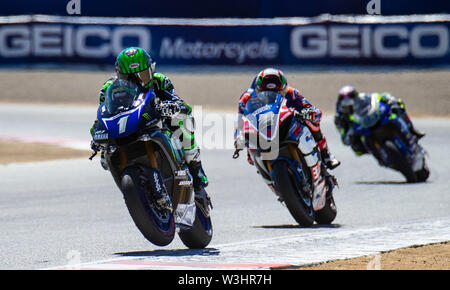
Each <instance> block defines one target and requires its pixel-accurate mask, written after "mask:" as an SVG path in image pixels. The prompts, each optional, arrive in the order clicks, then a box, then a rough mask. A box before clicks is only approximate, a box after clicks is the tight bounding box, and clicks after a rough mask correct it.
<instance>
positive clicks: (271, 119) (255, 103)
mask: <svg viewBox="0 0 450 290" xmlns="http://www.w3.org/2000/svg"><path fill="white" fill-rule="evenodd" d="M299 116H300V115H299V112H297V111H295V110H292V109H290V108H289V107H287V106H286V99H285V98H284V97H283V95H281V94H279V93H277V92H274V91H263V92H259V93H257V94H256V96H253V97H252V98H250V99H249V101H248V102H247V104H246V106H245V108H244V115H243V116H242V122H241V124H242V126H240V128H238V130H237V133H236V135H237V138H236V142H237V148H238V149H236V151H235V152H234V154H233V158H235V159H236V158H238V157H239V151H240V150H241V149H242V148H244V147H245V148H246V149H247V151H248V154H249V157H250V158H251V162H252V163H253V164H254V165H255V166H256V169H257V173H258V174H259V175H260V176H261V177H262V179H263V180H264V182H265V183H266V184H267V185H268V186H269V188H270V189H271V190H272V191H273V192H274V193H275V195H276V196H277V197H278V200H279V201H280V202H281V203H283V204H285V205H286V207H287V208H288V210H289V212H290V214H291V215H292V217H293V218H294V219H295V220H296V221H297V222H298V223H299V224H300V225H301V226H304V227H308V226H311V225H313V224H314V222H316V223H318V224H330V223H331V222H332V221H333V220H334V219H335V217H336V214H337V209H336V204H335V202H334V198H333V188H334V187H335V186H336V185H337V182H336V179H335V178H334V176H332V175H331V174H329V173H328V171H327V169H326V167H325V165H324V163H323V162H322V160H321V154H320V151H319V148H318V145H317V143H316V142H315V140H314V138H313V136H312V134H311V131H310V129H309V128H308V126H307V122H309V121H307V120H303V119H302V118H299Z"/></svg>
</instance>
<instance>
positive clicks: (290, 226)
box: [252, 224, 341, 229]
mask: <svg viewBox="0 0 450 290" xmlns="http://www.w3.org/2000/svg"><path fill="white" fill-rule="evenodd" d="M340 227H341V225H339V224H331V225H317V224H315V225H312V226H310V227H302V226H300V225H263V226H252V228H255V229H337V228H340Z"/></svg>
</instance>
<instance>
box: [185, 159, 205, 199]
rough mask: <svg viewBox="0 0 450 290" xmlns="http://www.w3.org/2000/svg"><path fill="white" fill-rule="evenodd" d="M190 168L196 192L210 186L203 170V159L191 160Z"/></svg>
mask: <svg viewBox="0 0 450 290" xmlns="http://www.w3.org/2000/svg"><path fill="white" fill-rule="evenodd" d="M188 168H189V172H190V173H191V175H192V179H193V183H194V191H195V192H197V191H200V190H202V189H203V188H205V187H207V186H208V178H207V177H206V174H205V171H203V167H202V162H201V161H191V163H189V164H188Z"/></svg>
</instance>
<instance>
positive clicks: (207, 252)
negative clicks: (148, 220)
mask: <svg viewBox="0 0 450 290" xmlns="http://www.w3.org/2000/svg"><path fill="white" fill-rule="evenodd" d="M219 254H220V251H219V250H218V249H215V248H206V249H178V250H154V251H142V252H124V253H115V254H114V255H116V256H122V257H161V256H170V257H182V256H218V255H219Z"/></svg>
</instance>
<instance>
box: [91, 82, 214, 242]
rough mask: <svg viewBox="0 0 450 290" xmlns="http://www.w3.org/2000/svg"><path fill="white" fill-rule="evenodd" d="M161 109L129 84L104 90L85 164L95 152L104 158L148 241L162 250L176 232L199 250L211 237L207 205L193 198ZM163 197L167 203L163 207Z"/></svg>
mask: <svg viewBox="0 0 450 290" xmlns="http://www.w3.org/2000/svg"><path fill="white" fill-rule="evenodd" d="M136 88H137V87H136ZM165 105H170V103H168V102H166V103H164V102H161V101H159V98H157V97H156V95H155V93H154V92H153V91H152V90H150V91H148V92H145V93H144V92H139V90H138V89H135V87H133V85H132V84H131V83H125V84H123V87H122V88H120V87H119V88H115V89H111V90H109V89H108V91H107V95H106V100H105V102H104V103H103V104H101V105H100V106H99V108H98V111H97V118H98V123H97V129H96V131H95V133H94V134H93V143H92V144H94V145H93V146H91V147H92V148H93V150H94V153H93V155H92V156H91V158H90V159H91V160H92V158H93V157H94V156H95V155H96V153H97V152H98V151H101V152H102V154H104V160H105V162H106V164H104V165H102V166H104V167H105V169H106V168H107V169H108V170H109V171H110V172H111V175H112V177H113V179H114V181H115V183H116V185H117V186H118V187H119V189H120V190H121V192H122V194H123V197H124V200H125V204H126V206H127V208H128V211H129V213H130V215H131V217H132V219H133V221H134V223H135V225H136V227H137V228H138V229H139V230H140V232H141V233H142V234H143V235H144V237H145V238H146V239H147V240H148V241H150V242H151V243H153V244H155V245H158V246H165V245H168V244H169V243H171V242H172V240H173V239H174V236H175V232H178V235H179V237H180V238H181V240H182V242H183V243H184V244H185V245H186V246H187V247H189V248H204V247H206V246H207V245H208V244H209V242H210V241H211V238H212V235H213V228H212V222H211V216H210V209H211V204H210V202H209V200H205V199H202V198H200V197H196V196H195V193H194V189H193V184H192V176H191V175H190V173H189V170H188V167H187V164H186V163H185V161H184V157H183V150H182V147H181V144H180V141H179V139H177V138H174V136H173V134H174V133H173V132H172V131H171V130H169V128H168V125H166V122H165V121H164V118H163V117H161V114H160V111H161V110H163V109H164V106H165ZM157 108H158V109H159V110H157ZM164 196H165V197H167V196H168V197H170V199H169V198H167V199H166V201H167V203H166V204H164V206H162V205H161V204H160V203H159V202H160V201H161V197H164ZM162 200H164V198H162Z"/></svg>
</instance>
